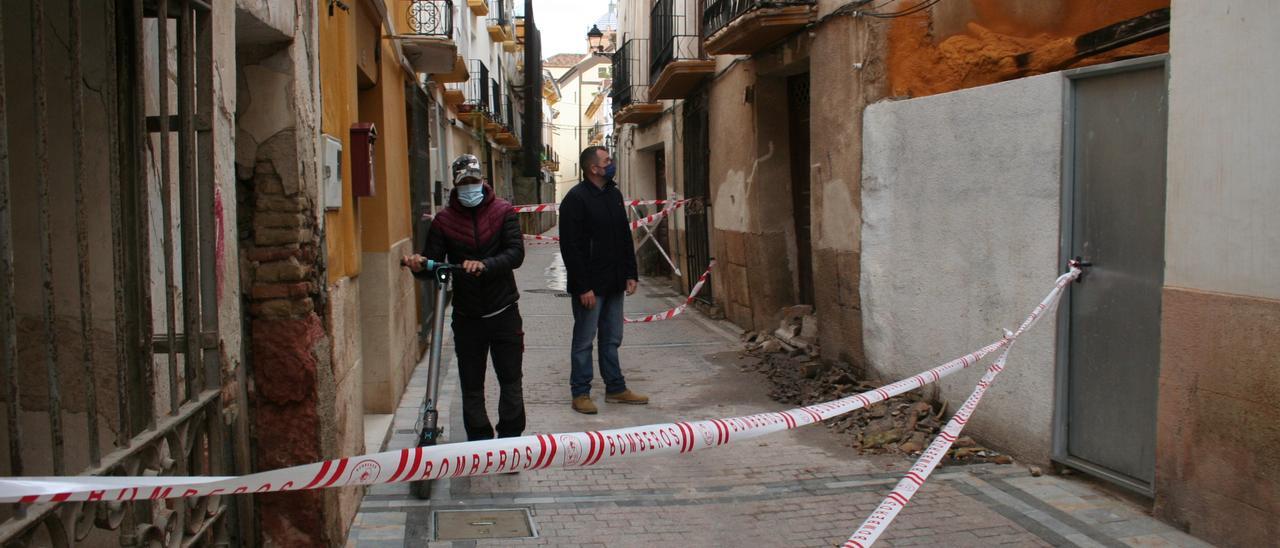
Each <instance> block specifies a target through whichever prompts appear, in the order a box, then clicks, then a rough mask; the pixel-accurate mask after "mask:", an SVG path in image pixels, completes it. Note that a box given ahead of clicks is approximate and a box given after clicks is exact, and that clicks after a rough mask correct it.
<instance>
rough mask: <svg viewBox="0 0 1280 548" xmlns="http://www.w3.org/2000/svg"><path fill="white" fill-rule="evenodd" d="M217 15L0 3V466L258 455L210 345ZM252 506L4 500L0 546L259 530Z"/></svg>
mask: <svg viewBox="0 0 1280 548" xmlns="http://www.w3.org/2000/svg"><path fill="white" fill-rule="evenodd" d="M210 15H211V14H210V7H209V4H208V3H206V2H202V1H199V0H147V1H146V2H144V1H143V0H105V1H104V2H86V3H82V2H67V3H53V2H43V1H41V0H31V1H30V2H20V1H14V2H5V3H4V4H3V5H2V6H0V33H2V35H0V44H2V45H3V47H2V48H0V97H2V98H3V103H0V291H2V292H3V295H0V337H2V344H0V346H3V355H2V356H0V379H2V380H3V384H4V390H3V395H2V397H3V399H4V406H3V408H2V409H0V414H3V415H4V417H5V419H4V427H3V428H2V429H0V433H2V434H3V436H4V442H3V445H5V446H7V449H8V450H7V451H6V452H5V453H4V455H3V457H2V458H0V472H3V473H4V475H7V476H20V475H76V474H83V475H145V474H156V475H235V474H241V473H245V472H247V471H248V470H247V466H248V464H247V458H245V457H247V452H246V451H244V450H243V449H244V447H245V444H247V439H245V437H244V436H243V434H238V433H242V432H244V430H242V429H238V428H234V427H230V426H227V424H228V422H233V423H234V422H235V421H228V420H227V415H225V414H224V412H226V411H227V410H229V409H231V408H232V407H233V406H234V407H236V408H238V409H240V410H243V409H244V408H245V407H244V404H245V402H244V401H242V399H241V398H240V397H239V396H237V395H236V394H238V393H239V391H238V390H236V389H233V386H235V385H233V384H232V383H233V381H232V380H231V379H227V378H224V373H223V371H222V367H221V359H220V356H219V348H218V347H219V344H218V343H219V337H218V310H217V305H216V303H217V298H218V297H217V286H216V282H217V280H216V274H215V268H214V267H215V261H216V260H217V257H216V249H215V248H216V242H217V233H216V224H215V217H214V209H215V204H216V202H215V188H214V187H215V182H214V178H213V146H214V143H213V134H212V131H211V127H210V124H211V121H212V120H213V119H214V112H213V55H212V54H213V51H212V48H213V46H212V44H213V41H212V40H213V30H212V25H211V16H210ZM55 29H56V30H55ZM64 29H65V32H66V34H65V35H63V34H61V33H62V32H63V31H64ZM6 73H7V74H9V75H19V76H20V79H21V82H22V85H20V86H14V85H11V84H12V82H5V81H4V79H3V78H4V76H3V75H4V74H6ZM63 105H66V108H67V109H68V110H69V111H70V112H69V113H66V112H63V111H60V110H61V109H62V108H63ZM17 134H22V135H23V136H24V137H23V139H21V140H20V141H19V140H15V139H12V138H11V137H13V136H14V135H17ZM18 180H21V181H23V182H24V184H23V185H13V184H11V182H12V181H18ZM27 181H30V184H26V182H27ZM95 200H101V201H102V202H104V206H105V207H96V206H97V204H96V203H93V202H94V201H95ZM67 204H72V205H67ZM20 335H21V336H20ZM237 424H242V423H237ZM145 496H146V495H145V494H143V497H145ZM250 504H251V501H250V500H248V499H246V498H238V499H224V498H220V497H208V498H204V499H200V500H192V501H185V500H174V501H140V502H92V503H86V504H75V505H71V504H67V505H59V504H34V505H17V506H12V505H9V506H6V507H4V508H0V543H5V544H9V543H15V544H21V545H35V546H65V545H70V544H79V543H88V544H95V545H97V544H112V543H118V544H119V545H121V546H135V545H141V544H168V545H183V546H189V545H208V544H235V545H243V544H252V543H253V541H254V539H253V536H252V534H251V533H250V534H249V535H247V536H246V535H245V533H246V530H244V529H239V527H241V526H244V525H246V524H248V523H251V522H252V519H251V518H250V517H249V516H248V515H247V514H248V513H249V512H250V511H251V507H250Z"/></svg>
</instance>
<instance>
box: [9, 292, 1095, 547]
mask: <svg viewBox="0 0 1280 548" xmlns="http://www.w3.org/2000/svg"><path fill="white" fill-rule="evenodd" d="M1079 275H1080V270H1079V269H1077V268H1075V267H1072V269H1071V271H1070V272H1068V273H1067V274H1064V275H1063V276H1061V277H1059V278H1058V281H1057V283H1056V284H1055V287H1054V289H1053V291H1052V292H1051V293H1050V294H1049V296H1048V297H1046V298H1045V299H1044V300H1043V301H1041V303H1040V305H1039V306H1037V307H1036V309H1035V311H1034V312H1032V314H1031V316H1029V317H1028V318H1027V320H1026V321H1024V322H1023V323H1022V325H1021V326H1020V327H1019V328H1018V331H1017V332H1014V333H1011V334H1008V335H1006V336H1005V337H1003V338H1001V339H1000V340H999V341H996V342H993V343H991V344H989V345H987V346H984V347H982V348H980V349H978V350H977V351H974V352H972V353H969V354H966V355H964V356H962V357H960V358H958V359H955V360H952V361H949V362H947V363H945V364H942V365H940V366H937V367H935V368H933V369H930V370H928V371H925V372H923V373H920V374H918V375H915V376H913V377H910V378H907V379H903V380H900V381H898V382H895V383H893V384H889V385H886V386H882V387H880V388H876V389H874V390H870V391H867V392H863V393H860V394H855V395H852V396H848V397H845V398H841V399H838V400H833V401H830V402H826V403H820V404H815V405H809V406H805V407H799V408H795V409H790V410H787V411H779V412H772V413H759V414H755V415H748V416H744V417H734V418H728V419H711V420H702V421H695V422H674V423H665V424H653V425H648V426H637V427H630V428H618V429H613V430H602V431H591V432H574V433H568V434H536V435H532V436H523V437H519V438H502V439H494V440H486V441H476V442H465V443H451V444H445V445H437V446H432V447H414V448H409V449H401V450H398V451H387V452H383V453H377V454H373V455H362V456H358V457H347V458H342V459H336V460H331V461H326V462H322V463H314V464H306V465H301V466H294V467H291V468H284V469H280V470H273V471H270V472H260V473H257V474H250V475H247V476H238V477H226V476H223V477H196V476H188V477H159V476H133V477H113V476H77V477H19V478H0V502H5V503H13V502H19V503H48V502H67V501H128V500H139V499H169V498H183V497H201V496H214V495H226V494H241V493H265V492H280V491H297V490H303V489H323V488H331V487H345V486H352V485H373V484H385V483H400V482H408V481H418V480H435V479H441V478H446V477H449V478H456V477H469V476H482V475H491V474H500V473H505V472H515V471H528V470H541V469H546V468H551V467H558V468H583V467H588V466H597V465H599V464H600V463H602V462H609V461H615V460H622V459H626V458H630V457H637V456H649V455H678V454H685V453H691V452H695V451H700V450H705V449H710V448H714V447H719V446H722V445H727V444H729V443H731V442H734V441H742V440H748V439H753V438H757V437H760V436H764V435H767V434H772V433H774V432H779V431H782V430H790V429H794V428H799V427H801V426H807V425H810V424H814V423H817V422H821V421H823V420H825V419H830V418H833V417H837V416H840V415H843V414H846V413H849V412H851V411H854V410H856V409H861V408H864V407H869V406H871V405H873V404H875V403H878V402H881V401H884V400H887V399H889V398H891V397H893V396H896V395H899V394H903V393H906V392H909V391H911V390H915V389H917V388H922V387H924V386H925V385H927V384H930V383H934V382H938V381H939V380H941V379H942V378H943V377H946V376H948V375H950V374H952V373H955V372H956V371H959V370H961V369H965V368H967V367H969V366H971V365H973V364H975V363H978V362H979V361H980V360H982V359H983V358H984V357H986V356H988V355H990V354H991V353H994V352H996V351H999V350H1002V349H1003V350H1004V353H1003V354H1002V355H1001V357H1000V359H999V360H998V361H997V362H996V364H995V365H993V366H992V367H991V368H990V369H988V370H987V373H986V374H985V375H984V376H983V378H982V380H981V381H979V383H978V387H977V388H976V389H975V390H974V394H973V395H971V396H970V397H969V400H968V401H967V402H966V403H965V405H964V406H963V407H961V409H960V411H958V412H957V413H956V415H955V416H954V417H952V419H951V421H950V422H948V423H947V426H946V428H944V430H943V432H942V433H940V434H939V435H938V437H937V439H935V440H934V442H933V444H931V445H930V447H929V449H928V451H926V452H925V454H924V455H923V456H921V458H920V460H919V461H918V462H917V463H916V465H915V466H914V467H912V469H911V471H910V472H908V473H907V476H906V477H905V478H903V480H902V481H901V482H899V483H898V485H897V486H896V487H895V488H894V490H893V491H892V492H891V493H890V494H889V496H888V498H886V499H885V501H884V502H883V503H882V504H881V505H880V507H879V508H877V509H876V511H875V512H874V513H873V514H872V515H871V517H869V518H868V519H867V520H866V522H865V523H863V525H862V527H860V528H859V529H858V530H857V531H856V532H855V533H854V534H853V536H851V537H850V539H849V540H848V541H847V542H846V543H845V544H844V546H847V547H854V548H857V547H866V546H870V545H871V544H872V543H874V542H875V540H876V539H877V538H879V536H880V534H881V533H883V532H884V530H885V529H886V528H887V527H888V525H889V523H890V522H892V520H893V518H894V517H895V516H896V515H897V514H898V512H899V511H901V510H902V508H903V507H904V506H905V505H906V504H907V502H908V501H909V500H910V498H911V496H912V495H914V494H915V492H916V491H917V490H918V489H919V488H920V487H921V486H922V485H923V484H924V482H925V480H926V479H927V478H928V476H929V474H930V473H931V472H932V470H933V469H934V468H935V467H936V466H937V464H938V462H939V461H940V460H941V459H942V456H943V455H944V454H945V453H946V449H947V447H949V446H950V445H951V443H952V442H953V441H954V440H955V438H956V436H957V435H958V434H959V432H960V429H961V428H963V426H964V424H965V423H966V422H968V420H969V416H970V414H971V413H972V412H973V410H974V409H975V408H976V407H977V404H978V401H979V400H980V399H981V397H982V394H983V393H985V391H986V389H987V388H988V387H990V385H991V381H992V380H993V379H994V378H995V376H996V375H998V374H999V373H1000V371H1002V370H1003V368H1004V364H1005V359H1006V358H1007V356H1008V349H1009V347H1010V346H1011V345H1012V344H1013V342H1014V341H1015V340H1017V338H1018V336H1020V335H1021V334H1022V333H1023V332H1025V331H1026V330H1027V329H1029V328H1030V327H1031V326H1032V325H1034V324H1035V322H1036V321H1037V320H1038V319H1039V318H1040V317H1041V315H1042V314H1043V313H1044V312H1046V311H1048V310H1050V309H1051V308H1052V307H1053V305H1054V304H1056V303H1057V301H1058V299H1059V298H1060V297H1061V295H1062V292H1063V290H1064V289H1065V288H1066V286H1067V284H1068V283H1070V282H1071V280H1074V279H1076V278H1077V277H1078V276H1079ZM704 276H705V275H704Z"/></svg>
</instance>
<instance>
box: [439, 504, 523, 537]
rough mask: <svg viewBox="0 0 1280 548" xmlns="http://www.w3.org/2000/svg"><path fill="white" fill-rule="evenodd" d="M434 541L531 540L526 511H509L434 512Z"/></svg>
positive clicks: (521, 509) (520, 509)
mask: <svg viewBox="0 0 1280 548" xmlns="http://www.w3.org/2000/svg"><path fill="white" fill-rule="evenodd" d="M434 519H435V532H436V540H482V539H495V538H534V537H536V536H537V534H535V532H534V529H533V516H531V515H529V509H528V508H515V509H508V510H436V511H435V512H434Z"/></svg>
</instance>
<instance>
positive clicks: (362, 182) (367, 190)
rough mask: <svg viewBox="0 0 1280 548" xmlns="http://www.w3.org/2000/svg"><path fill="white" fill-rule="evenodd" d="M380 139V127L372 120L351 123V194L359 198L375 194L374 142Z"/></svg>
mask: <svg viewBox="0 0 1280 548" xmlns="http://www.w3.org/2000/svg"><path fill="white" fill-rule="evenodd" d="M377 140H378V129H377V128H375V127H373V123H372V122H356V123H354V124H351V194H352V195H354V196H355V197H357V198H361V197H367V196H373V195H374V193H375V192H376V190H377V186H376V185H375V184H374V183H375V181H374V176H373V174H374V173H375V171H374V169H373V159H374V154H373V143H374V142H375V141H377Z"/></svg>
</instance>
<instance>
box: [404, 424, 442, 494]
mask: <svg viewBox="0 0 1280 548" xmlns="http://www.w3.org/2000/svg"><path fill="white" fill-rule="evenodd" d="M435 444H436V440H435V438H434V437H432V438H430V439H425V440H418V447H432V446H434V445H435ZM432 483H434V480H429V479H427V480H418V481H414V482H410V483H409V491H410V492H412V493H413V496H414V497H417V499H418V500H430V499H431V484H432Z"/></svg>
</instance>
